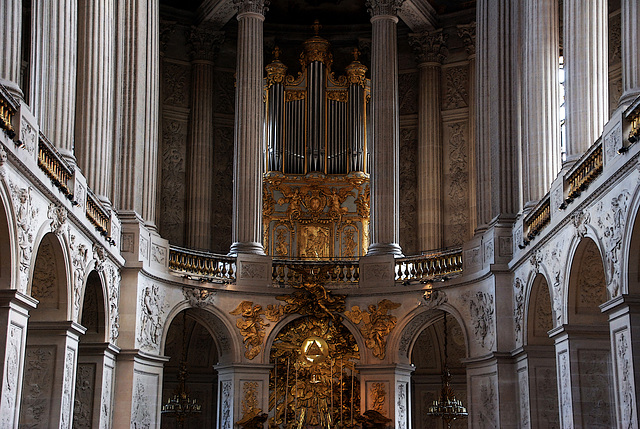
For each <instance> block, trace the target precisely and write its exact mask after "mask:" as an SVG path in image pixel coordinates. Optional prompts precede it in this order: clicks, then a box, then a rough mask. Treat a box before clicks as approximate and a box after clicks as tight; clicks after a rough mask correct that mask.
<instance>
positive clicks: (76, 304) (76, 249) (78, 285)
mask: <svg viewBox="0 0 640 429" xmlns="http://www.w3.org/2000/svg"><path fill="white" fill-rule="evenodd" d="M69 247H70V249H71V265H72V267H73V283H72V285H73V315H74V320H78V315H79V313H80V305H81V302H82V301H81V300H82V290H83V286H84V276H85V272H86V265H87V258H88V254H89V249H87V247H86V246H85V245H84V244H82V243H80V244H77V243H76V237H75V236H74V235H71V240H70V245H69Z"/></svg>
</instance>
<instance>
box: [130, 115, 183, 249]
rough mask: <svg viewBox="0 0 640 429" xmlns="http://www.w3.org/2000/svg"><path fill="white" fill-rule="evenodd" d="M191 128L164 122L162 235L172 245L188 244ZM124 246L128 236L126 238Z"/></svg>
mask: <svg viewBox="0 0 640 429" xmlns="http://www.w3.org/2000/svg"><path fill="white" fill-rule="evenodd" d="M186 145H187V124H186V122H185V121H182V120H177V119H164V120H163V122H162V189H161V193H160V212H161V213H162V216H160V225H159V227H160V232H161V233H162V236H163V237H164V238H166V239H167V240H169V242H171V243H172V244H177V245H182V244H184V222H185V204H186V203H185V198H186V197H185V192H186V185H185V183H186V173H185V157H186ZM123 244H124V236H123Z"/></svg>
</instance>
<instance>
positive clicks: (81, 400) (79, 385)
mask: <svg viewBox="0 0 640 429" xmlns="http://www.w3.org/2000/svg"><path fill="white" fill-rule="evenodd" d="M95 373H96V365H95V364H94V363H79V364H78V369H77V371H76V394H75V398H74V401H73V427H74V428H75V427H77V428H88V427H91V424H92V420H93V392H94V389H95Z"/></svg>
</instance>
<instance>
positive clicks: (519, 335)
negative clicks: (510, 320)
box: [513, 278, 524, 344]
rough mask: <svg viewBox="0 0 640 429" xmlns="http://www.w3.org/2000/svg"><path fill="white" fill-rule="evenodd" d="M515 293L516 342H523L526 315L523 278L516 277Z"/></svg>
mask: <svg viewBox="0 0 640 429" xmlns="http://www.w3.org/2000/svg"><path fill="white" fill-rule="evenodd" d="M513 287H514V291H513V292H514V293H513V299H514V305H513V317H514V325H515V326H514V329H515V334H516V342H518V344H522V341H523V324H524V323H523V317H524V282H523V281H522V279H519V278H516V281H515V283H514V285H513Z"/></svg>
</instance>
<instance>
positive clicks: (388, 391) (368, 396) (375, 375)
mask: <svg viewBox="0 0 640 429" xmlns="http://www.w3.org/2000/svg"><path fill="white" fill-rule="evenodd" d="M356 370H357V371H360V401H361V402H360V410H361V412H364V411H366V410H371V409H373V408H374V402H375V403H376V404H381V405H378V406H379V407H380V409H381V411H379V412H380V413H381V414H382V415H384V416H385V417H387V418H389V419H391V422H390V426H391V427H395V428H408V427H409V426H410V424H409V416H410V415H411V404H412V400H411V388H410V385H411V373H412V372H413V371H415V367H414V366H413V365H403V364H391V365H357V366H356Z"/></svg>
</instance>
